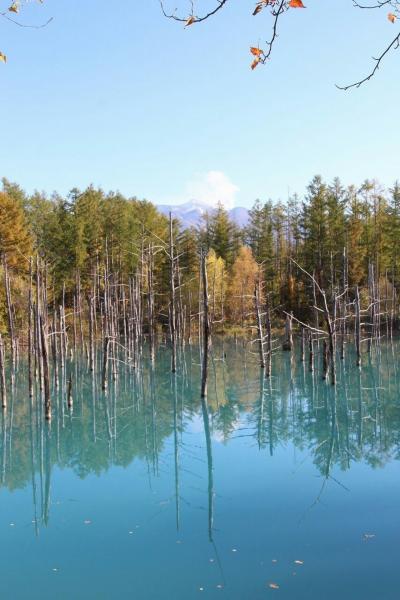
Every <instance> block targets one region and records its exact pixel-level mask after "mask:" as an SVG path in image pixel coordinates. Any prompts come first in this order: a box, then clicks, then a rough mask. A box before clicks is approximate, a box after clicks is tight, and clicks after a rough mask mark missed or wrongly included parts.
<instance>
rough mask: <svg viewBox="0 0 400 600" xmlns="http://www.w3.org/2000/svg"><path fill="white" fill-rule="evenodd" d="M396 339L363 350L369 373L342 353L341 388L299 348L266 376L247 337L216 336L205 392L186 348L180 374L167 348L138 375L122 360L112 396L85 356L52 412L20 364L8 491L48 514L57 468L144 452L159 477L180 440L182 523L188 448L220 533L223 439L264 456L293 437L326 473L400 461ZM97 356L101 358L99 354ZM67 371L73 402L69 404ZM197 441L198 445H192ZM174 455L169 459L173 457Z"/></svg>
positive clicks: (8, 427) (106, 464)
mask: <svg viewBox="0 0 400 600" xmlns="http://www.w3.org/2000/svg"><path fill="white" fill-rule="evenodd" d="M397 349H398V347H397V345H390V344H387V345H382V347H381V349H380V352H379V353H377V354H376V355H373V356H371V357H369V358H368V357H367V358H366V363H365V364H363V368H362V369H358V368H356V367H354V366H353V364H354V361H353V357H352V356H347V357H346V361H340V362H339V361H338V385H337V386H335V387H333V386H330V385H329V384H327V383H326V381H323V380H322V378H321V374H320V372H319V370H318V368H316V369H315V370H314V371H313V372H310V371H309V370H308V365H307V364H306V363H304V362H301V361H300V359H299V354H296V353H293V354H292V355H290V354H289V353H279V354H277V355H276V356H274V360H273V368H272V377H270V378H266V377H264V376H263V373H262V372H261V373H260V369H259V366H258V364H257V360H256V359H255V357H254V356H253V355H252V354H251V353H250V352H249V351H248V349H247V348H246V345H245V343H243V342H238V343H233V342H229V343H227V342H225V343H221V342H218V343H216V344H215V345H214V347H213V351H212V360H211V363H210V364H211V368H210V382H209V392H208V399H207V400H206V401H205V400H203V401H202V400H201V399H200V393H199V389H200V357H199V350H198V348H196V347H194V346H188V347H186V349H185V350H182V351H181V352H180V356H179V372H178V374H176V375H172V374H171V373H170V358H169V354H168V351H167V349H166V348H163V347H161V348H159V350H158V356H157V360H156V368H154V366H152V365H151V363H150V362H149V361H146V360H143V362H142V368H141V369H140V371H134V370H132V369H128V368H126V367H125V366H124V365H123V364H122V363H121V364H118V365H116V369H115V372H114V377H113V382H112V385H110V388H109V390H108V393H105V392H102V391H101V386H100V381H99V379H98V378H97V377H96V376H94V375H93V374H92V373H90V370H89V367H88V364H87V363H86V361H84V360H75V361H72V362H70V363H69V364H68V365H67V369H66V374H65V376H64V379H63V380H62V381H60V382H59V385H58V386H57V387H54V382H53V390H52V394H53V399H55V398H57V403H56V402H55V401H54V400H53V402H54V405H55V406H54V418H53V421H52V423H51V425H48V424H46V422H45V420H44V419H43V416H42V402H41V400H40V398H38V397H36V398H34V399H33V400H32V401H30V400H29V396H28V393H27V390H28V385H27V374H26V369H25V367H24V365H23V364H22V365H20V366H19V371H18V372H17V374H16V377H15V382H14V384H13V389H12V391H11V394H10V402H9V406H8V409H7V411H6V412H4V413H3V415H2V422H1V442H0V450H1V455H0V457H1V475H0V481H1V487H2V488H7V489H8V490H10V491H13V490H16V489H18V488H24V487H26V486H28V485H30V486H31V488H32V494H33V504H34V507H35V515H34V522H35V523H36V524H37V526H38V523H39V522H41V523H42V524H44V525H46V524H47V522H48V520H49V511H50V504H51V502H50V490H51V477H52V471H53V469H54V468H60V469H72V471H73V472H74V473H75V474H76V475H77V476H78V477H80V478H85V477H86V476H87V475H89V474H91V473H94V474H97V475H100V474H101V473H103V472H105V471H107V470H108V469H110V468H111V467H112V466H120V467H127V466H128V465H130V464H131V463H132V461H134V460H135V459H138V460H140V461H142V462H143V463H144V464H145V465H146V467H147V470H148V473H149V477H157V476H158V473H159V469H160V457H161V456H162V454H163V452H164V451H165V449H166V446H167V445H168V448H169V447H170V446H169V444H171V445H172V447H173V462H171V465H172V467H173V469H172V471H173V473H174V487H175V500H176V526H177V528H178V529H179V525H180V523H179V519H180V517H179V515H180V506H179V503H180V498H181V491H180V486H181V480H180V474H181V453H182V449H183V448H184V450H185V452H192V454H193V455H199V452H201V457H202V460H203V461H205V462H207V467H208V469H207V471H208V529H209V537H210V539H212V532H213V502H214V480H215V479H217V478H218V473H214V463H213V446H214V444H215V443H224V444H229V443H234V441H235V439H237V438H239V437H245V438H249V440H250V443H251V442H252V440H253V441H254V445H255V446H257V447H258V448H259V450H260V451H264V452H266V454H267V456H268V455H270V456H271V457H273V456H274V453H275V451H276V450H277V449H278V448H279V447H280V446H285V445H287V444H289V443H290V444H293V445H294V446H295V447H296V448H298V449H299V450H301V451H304V452H307V454H308V455H310V456H311V459H312V461H313V463H314V464H315V466H316V468H317V469H318V471H319V473H320V474H321V476H322V477H323V479H324V480H327V479H328V478H329V477H330V476H331V471H332V469H333V467H334V466H338V467H339V468H340V469H341V470H346V469H349V468H351V464H352V463H354V462H358V461H364V462H365V463H367V464H368V465H370V466H371V467H373V468H375V467H381V466H383V465H385V463H387V462H388V461H390V460H393V459H396V460H397V459H398V458H399V444H400V401H399V376H398V368H397V364H396V354H397ZM99 359H100V358H99ZM67 373H69V374H70V375H71V376H72V380H73V394H72V395H73V410H69V409H68V407H67V400H66V397H67V386H68V376H67ZM193 428H194V430H195V431H196V433H199V430H200V433H201V434H202V436H203V437H202V440H203V442H202V448H201V450H199V447H198V446H194V445H193V448H192V449H191V448H190V439H188V438H187V437H186V438H185V440H183V436H184V434H185V433H187V432H190V431H191V430H193ZM196 444H197V441H196ZM168 456H169V455H168Z"/></svg>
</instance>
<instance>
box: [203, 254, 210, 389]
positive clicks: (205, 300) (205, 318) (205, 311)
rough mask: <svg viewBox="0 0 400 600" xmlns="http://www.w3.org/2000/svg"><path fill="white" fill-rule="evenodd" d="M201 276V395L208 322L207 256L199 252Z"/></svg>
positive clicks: (206, 361) (204, 372)
mask: <svg viewBox="0 0 400 600" xmlns="http://www.w3.org/2000/svg"><path fill="white" fill-rule="evenodd" d="M201 278H202V283H203V356H202V369H201V397H202V398H205V396H207V376H208V346H209V338H210V323H209V314H208V281H207V257H206V254H205V252H204V251H203V250H202V252H201Z"/></svg>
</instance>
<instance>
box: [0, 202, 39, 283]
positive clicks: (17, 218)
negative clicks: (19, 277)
mask: <svg viewBox="0 0 400 600" xmlns="http://www.w3.org/2000/svg"><path fill="white" fill-rule="evenodd" d="M31 252H32V238H31V235H30V231H29V228H28V224H27V220H26V217H25V212H24V209H23V207H22V206H21V204H20V203H19V202H18V201H17V200H15V198H13V197H12V196H10V195H9V194H7V193H5V192H0V256H3V255H5V257H6V260H7V264H8V266H10V267H15V268H17V270H22V271H25V272H26V271H27V270H28V262H29V256H30V254H31Z"/></svg>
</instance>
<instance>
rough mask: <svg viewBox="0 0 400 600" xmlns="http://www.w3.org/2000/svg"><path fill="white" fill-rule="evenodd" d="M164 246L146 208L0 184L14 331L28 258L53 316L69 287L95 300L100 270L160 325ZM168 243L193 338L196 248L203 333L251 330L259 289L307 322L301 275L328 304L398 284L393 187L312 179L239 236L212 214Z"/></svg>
mask: <svg viewBox="0 0 400 600" xmlns="http://www.w3.org/2000/svg"><path fill="white" fill-rule="evenodd" d="M170 236H171V232H170V224H169V220H168V218H167V217H165V216H163V215H162V214H161V213H160V212H158V211H157V208H156V206H155V205H153V204H152V203H151V202H148V201H146V200H139V199H137V198H136V197H133V198H125V197H124V196H122V195H121V194H119V193H114V192H109V193H105V192H104V191H102V190H101V189H95V188H94V187H92V186H91V187H88V188H87V189H86V190H84V191H80V190H78V189H73V190H71V192H70V193H69V194H68V195H67V196H66V197H62V196H60V195H58V194H56V193H55V194H53V195H51V196H50V197H49V196H47V195H46V194H44V193H39V192H35V193H33V194H32V195H29V194H26V193H25V192H24V191H23V190H22V189H21V188H20V187H19V186H18V185H17V184H15V183H10V182H9V181H8V180H6V179H3V180H2V191H1V192H0V254H1V255H2V257H3V258H5V260H6V263H7V271H8V278H9V287H10V293H11V294H12V310H13V313H14V314H13V319H14V323H15V328H16V329H18V330H23V329H24V324H25V326H26V314H27V289H28V285H29V269H30V267H29V265H30V260H29V259H30V257H36V256H39V257H40V260H41V263H42V264H43V265H45V272H46V275H45V277H46V290H47V291H46V294H47V300H48V302H49V304H51V303H54V306H55V307H57V306H59V304H60V303H61V298H62V297H63V301H64V302H65V305H66V306H67V307H69V308H72V307H73V304H74V296H75V295H76V290H77V287H78V288H79V290H80V292H79V293H80V294H82V298H83V300H84V299H85V298H86V299H87V298H88V296H89V295H90V294H91V290H92V288H93V277H94V276H95V277H97V279H98V281H99V290H100V291H101V286H102V284H101V281H102V276H103V274H104V265H105V264H106V263H107V272H108V273H109V274H110V273H112V274H113V277H114V284H115V285H118V286H123V285H125V284H126V285H128V282H129V279H130V278H131V277H140V281H141V285H140V293H141V295H142V297H143V299H144V304H145V303H146V302H147V301H148V297H147V296H148V288H149V285H151V286H152V295H153V300H152V302H153V304H154V305H153V308H152V318H153V319H154V321H155V323H156V325H157V324H158V325H160V326H161V325H163V324H164V325H168V319H169V305H170V290H171V281H170V279H171V277H170V265H171V260H170V259H171V257H170V256H169V254H168V248H169V246H170ZM172 236H173V240H174V256H175V263H174V269H175V273H174V278H175V286H176V295H177V299H176V302H177V304H178V309H179V307H180V308H181V311H180V314H179V318H180V319H183V318H184V319H185V320H186V321H187V325H186V330H187V329H188V328H189V329H190V328H191V327H193V328H195V327H196V319H197V316H196V315H197V313H198V312H199V310H198V303H199V300H198V297H199V286H200V283H199V281H200V278H199V275H200V274H199V270H200V262H199V253H200V250H201V249H203V251H204V250H205V251H206V253H207V273H208V291H209V302H210V307H209V310H210V314H211V319H210V320H211V322H212V323H214V329H218V327H221V326H222V325H223V326H226V327H227V326H231V327H232V326H235V327H246V326H247V325H248V324H249V323H254V315H252V313H253V311H254V289H255V286H256V282H257V280H259V279H260V278H261V279H262V281H263V286H264V287H263V289H264V290H265V292H268V293H269V294H270V298H271V305H272V306H273V307H275V308H276V310H275V315H277V316H279V315H281V316H282V315H284V312H285V311H286V312H292V311H293V314H294V315H297V317H298V318H301V319H303V318H306V316H307V315H308V314H309V313H310V311H311V306H312V305H313V290H312V287H313V285H312V282H311V280H310V277H309V276H308V275H307V273H306V272H308V273H309V274H312V275H313V277H314V278H315V280H316V282H317V283H318V285H319V286H321V288H323V289H326V290H328V292H329V291H330V292H331V294H332V295H333V294H334V293H337V292H338V291H340V290H341V289H344V287H345V286H346V287H347V288H348V289H349V290H350V292H349V293H351V290H352V289H354V288H355V287H356V286H358V287H359V288H360V290H361V295H362V290H363V288H367V287H368V285H369V278H370V273H371V267H372V268H373V269H374V281H376V282H378V283H379V284H381V285H382V286H384V288H385V290H386V291H385V293H386V294H387V295H389V296H390V298H391V299H393V297H394V294H395V293H396V290H397V289H398V285H399V273H398V270H399V256H398V255H399V241H400V184H399V183H398V182H396V183H395V184H394V185H393V187H392V188H390V189H387V190H386V189H383V188H382V187H381V186H380V185H379V184H377V183H376V182H373V181H372V182H371V181H365V182H364V183H363V184H362V185H361V186H359V187H356V186H350V187H347V188H345V187H344V186H342V184H341V182H340V181H339V179H335V180H334V181H333V182H332V183H331V184H327V183H326V182H324V181H323V179H322V178H321V177H320V176H315V177H314V178H313V179H312V181H311V182H310V184H309V185H308V187H307V190H306V193H305V195H304V196H303V197H300V196H298V195H296V194H295V195H293V196H292V197H291V198H289V199H288V201H287V202H273V201H270V200H269V201H266V202H262V201H260V200H257V201H256V202H255V203H254V205H253V207H252V209H251V210H250V213H249V223H248V225H247V226H246V227H244V228H239V227H237V226H236V225H235V224H234V223H233V222H232V221H231V220H230V219H229V215H228V213H227V211H226V210H225V209H224V207H223V206H222V204H221V205H219V206H218V207H217V208H216V209H215V210H212V211H210V213H209V214H207V215H206V216H205V217H204V222H203V224H202V225H201V226H200V227H198V228H197V229H195V228H190V229H183V228H182V227H181V226H180V224H179V222H178V221H177V220H173V232H172ZM34 260H35V258H34ZM2 270H3V271H4V261H3V266H2ZM149 273H150V279H151V281H149ZM1 280H2V282H3V281H4V272H3V273H2V278H1ZM6 287H7V286H5V285H2V286H1V288H0V330H1V331H2V332H3V333H5V334H7V332H8V331H7V321H8V320H9V316H8V315H7V298H6ZM314 292H315V290H314ZM196 303H197V308H196ZM84 304H85V306H86V303H85V302H84ZM82 310H86V308H85V309H82ZM147 312H148V311H146V314H147Z"/></svg>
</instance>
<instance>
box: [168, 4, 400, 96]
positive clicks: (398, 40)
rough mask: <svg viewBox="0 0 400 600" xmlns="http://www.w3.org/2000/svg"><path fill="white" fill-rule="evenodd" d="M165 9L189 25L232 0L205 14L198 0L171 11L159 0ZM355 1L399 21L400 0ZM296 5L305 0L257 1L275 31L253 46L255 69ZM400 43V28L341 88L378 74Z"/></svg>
mask: <svg viewBox="0 0 400 600" xmlns="http://www.w3.org/2000/svg"><path fill="white" fill-rule="evenodd" d="M159 2H160V5H161V10H162V12H163V14H164V16H165V17H167V18H168V19H173V20H175V21H179V22H180V23H184V25H185V27H189V26H192V25H195V24H196V23H201V22H203V21H205V20H207V19H209V18H210V17H213V16H214V15H215V14H216V13H218V12H219V11H220V10H221V9H222V8H223V7H224V6H225V5H226V4H227V2H228V0H216V4H215V6H214V8H210V9H209V10H206V11H205V12H204V13H203V14H197V12H196V2H195V0H188V2H187V11H184V10H182V12H179V11H178V9H177V8H176V9H175V10H174V11H173V12H168V11H167V10H166V9H165V0H159ZM352 5H353V7H354V8H357V9H364V10H365V9H370V10H376V9H378V10H379V9H381V8H385V7H386V9H387V10H389V12H388V13H387V19H388V21H390V22H391V23H392V24H396V22H397V20H398V18H399V17H400V0H372V1H371V2H370V3H366V4H364V3H361V2H358V1H357V0H352ZM294 8H306V6H305V5H304V4H303V1H302V0H258V1H257V2H256V4H255V7H254V10H253V12H252V14H253V16H257V15H259V14H260V13H261V12H265V11H266V10H267V11H269V13H270V15H271V17H272V32H271V37H270V39H269V40H267V41H266V42H265V48H261V47H260V46H259V45H258V46H251V47H250V52H251V54H252V55H253V57H254V58H253V61H252V63H251V65H250V66H251V69H252V70H254V69H255V68H256V67H257V66H258V65H260V64H265V63H266V62H267V61H268V60H269V59H270V57H271V54H272V49H273V46H274V44H275V42H276V40H277V38H278V25H279V23H280V20H281V18H282V16H283V15H284V14H285V13H287V12H288V11H289V10H291V9H294ZM399 45H400V32H399V33H397V34H396V35H395V37H394V38H393V39H392V40H391V41H390V42H389V43H388V45H387V46H386V47H385V48H384V49H383V50H382V51H381V52H380V54H379V55H378V56H377V57H373V60H374V62H375V65H374V67H373V68H372V69H371V70H370V72H369V73H368V74H367V75H366V76H365V77H362V78H361V79H359V80H358V81H355V82H353V83H351V84H348V85H337V86H336V87H337V88H339V89H341V90H348V89H350V88H354V87H360V86H361V85H363V84H364V83H366V82H367V81H369V80H370V79H372V77H374V75H375V74H376V72H377V71H378V69H379V68H380V66H381V64H382V62H383V60H384V59H385V58H386V56H387V55H388V54H389V53H390V52H391V51H392V50H396V49H397V48H398V47H399Z"/></svg>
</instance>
